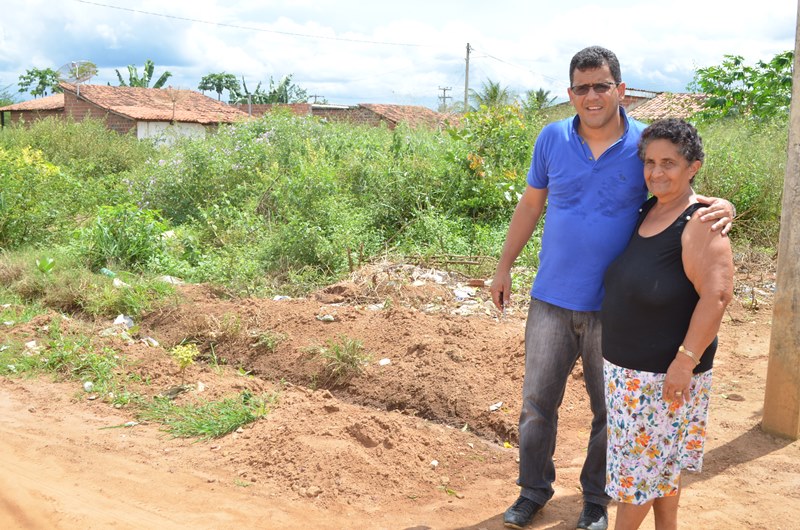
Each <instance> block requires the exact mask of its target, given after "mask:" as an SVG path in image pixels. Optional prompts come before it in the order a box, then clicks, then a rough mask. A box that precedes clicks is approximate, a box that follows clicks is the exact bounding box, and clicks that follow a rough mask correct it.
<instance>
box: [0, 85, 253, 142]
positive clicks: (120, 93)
mask: <svg viewBox="0 0 800 530" xmlns="http://www.w3.org/2000/svg"><path fill="white" fill-rule="evenodd" d="M61 89H62V90H63V92H62V93H61V94H54V95H52V96H47V97H45V98H41V99H34V100H32V101H25V102H23V103H16V104H14V105H8V106H5V107H0V116H3V117H4V115H5V112H8V113H9V115H10V122H11V123H17V122H20V121H33V120H37V119H42V118H46V117H48V116H59V117H71V118H72V119H74V120H75V121H81V120H84V119H86V118H87V117H91V118H96V119H100V120H103V121H105V123H106V126H107V127H108V128H109V129H111V130H113V131H116V132H118V133H120V134H135V135H136V137H137V138H140V139H141V138H167V137H169V136H170V135H179V136H187V135H188V136H201V137H202V136H205V134H206V132H207V131H208V130H214V129H216V128H217V127H218V126H219V125H220V124H222V123H234V122H236V121H239V120H244V119H247V117H248V116H247V113H245V112H242V111H241V110H239V109H237V108H234V107H231V106H230V105H226V104H225V103H221V102H219V101H217V100H215V99H213V98H210V97H208V96H205V95H203V94H201V93H199V92H195V91H194V90H181V89H173V88H141V87H120V86H105V85H72V84H69V83H61ZM3 121H5V119H4V118H3ZM3 125H5V123H3Z"/></svg>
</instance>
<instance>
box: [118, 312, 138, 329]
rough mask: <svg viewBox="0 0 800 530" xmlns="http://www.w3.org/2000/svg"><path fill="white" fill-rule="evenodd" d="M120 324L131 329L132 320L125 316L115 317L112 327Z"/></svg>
mask: <svg viewBox="0 0 800 530" xmlns="http://www.w3.org/2000/svg"><path fill="white" fill-rule="evenodd" d="M120 324H122V325H124V326H125V327H126V328H128V329H130V328H132V327H133V319H132V318H131V317H129V316H126V315H117V318H115V319H114V325H115V326H118V325H120Z"/></svg>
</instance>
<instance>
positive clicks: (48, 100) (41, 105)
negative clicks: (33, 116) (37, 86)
mask: <svg viewBox="0 0 800 530" xmlns="http://www.w3.org/2000/svg"><path fill="white" fill-rule="evenodd" d="M63 108H64V94H53V95H52V96H46V97H43V98H37V99H32V100H30V101H23V102H22V103H14V104H13V105H7V106H5V107H2V108H0V111H5V110H10V111H19V110H30V111H36V110H61V109H63Z"/></svg>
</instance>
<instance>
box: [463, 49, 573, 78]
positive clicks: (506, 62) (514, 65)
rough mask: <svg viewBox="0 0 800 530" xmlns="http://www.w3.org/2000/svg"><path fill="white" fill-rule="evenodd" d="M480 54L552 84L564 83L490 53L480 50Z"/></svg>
mask: <svg viewBox="0 0 800 530" xmlns="http://www.w3.org/2000/svg"><path fill="white" fill-rule="evenodd" d="M474 49H475V48H473V50H474ZM481 53H483V55H482V56H481V57H488V58H489V59H492V60H495V61H497V62H499V63H503V64H507V65H508V66H513V67H514V68H519V69H521V70H525V71H526V72H529V73H531V74H535V75H538V76H541V77H542V78H544V79H547V80H548V81H552V82H554V83H563V82H564V80H563V79H557V78H555V77H550V76H548V75H544V74H542V73H540V72H534V71H533V70H531V69H530V68H527V67H525V66H521V65H519V64H514V63H512V62H509V61H506V60H504V59H500V58H499V57H495V56H494V55H492V54H490V53H488V52H485V51H482V50H481Z"/></svg>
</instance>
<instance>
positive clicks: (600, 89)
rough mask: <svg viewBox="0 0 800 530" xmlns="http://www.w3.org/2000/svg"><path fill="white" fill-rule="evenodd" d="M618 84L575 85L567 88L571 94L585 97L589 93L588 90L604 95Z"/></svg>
mask: <svg viewBox="0 0 800 530" xmlns="http://www.w3.org/2000/svg"><path fill="white" fill-rule="evenodd" d="M618 85H619V83H608V82H606V83H591V84H588V85H575V86H571V87H569V89H570V90H572V93H573V94H575V95H576V96H585V95H586V94H588V93H589V90H594V93H595V94H605V93H606V92H608V91H609V90H611V89H612V88H614V87H616V86H618Z"/></svg>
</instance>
